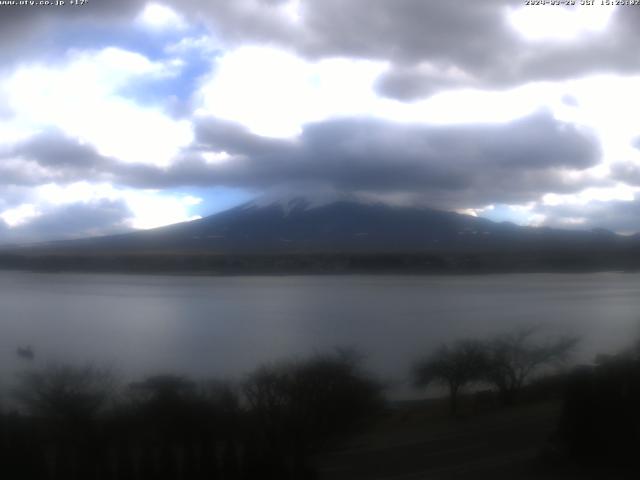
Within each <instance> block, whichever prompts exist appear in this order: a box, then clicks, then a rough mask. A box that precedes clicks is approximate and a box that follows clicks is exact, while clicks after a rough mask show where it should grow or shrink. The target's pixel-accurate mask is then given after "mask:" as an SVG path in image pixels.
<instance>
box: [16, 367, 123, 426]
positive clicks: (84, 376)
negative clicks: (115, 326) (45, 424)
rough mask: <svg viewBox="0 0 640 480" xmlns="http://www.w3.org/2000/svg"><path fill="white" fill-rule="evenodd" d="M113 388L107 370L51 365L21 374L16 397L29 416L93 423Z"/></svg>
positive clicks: (112, 380) (111, 377)
mask: <svg viewBox="0 0 640 480" xmlns="http://www.w3.org/2000/svg"><path fill="white" fill-rule="evenodd" d="M114 388H115V382H114V378H113V376H112V374H111V372H109V371H108V370H102V369H98V368H95V367H92V366H86V367H72V366H67V365H52V366H48V367H45V368H42V369H40V370H36V371H32V372H29V373H26V374H24V375H23V376H22V377H21V379H20V384H19V386H18V388H17V390H16V392H15V393H16V398H17V399H18V400H19V401H20V402H21V404H22V405H23V406H24V407H25V408H26V409H27V411H28V412H29V413H30V414H32V415H34V416H40V417H46V418H49V419H57V420H62V421H65V422H69V421H76V420H80V421H84V420H89V419H92V418H93V417H94V416H95V415H97V414H98V413H99V412H100V411H101V410H102V409H103V408H104V407H105V406H106V404H107V402H108V400H109V399H110V398H111V396H112V394H113V391H114Z"/></svg>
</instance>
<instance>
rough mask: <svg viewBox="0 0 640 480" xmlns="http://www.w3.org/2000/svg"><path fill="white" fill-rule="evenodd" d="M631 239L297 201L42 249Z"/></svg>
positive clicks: (293, 248) (379, 249) (259, 249)
mask: <svg viewBox="0 0 640 480" xmlns="http://www.w3.org/2000/svg"><path fill="white" fill-rule="evenodd" d="M625 241H626V238H625V237H622V236H618V235H616V234H614V233H612V232H609V231H606V230H593V231H567V230H556V229H549V228H534V227H522V226H518V225H515V224H512V223H507V222H504V223H495V222H492V221H490V220H487V219H484V218H479V217H473V216H470V215H462V214H458V213H453V212H445V211H439V210H433V209H428V208H416V207H397V206H389V205H385V204H381V203H363V202H358V201H352V200H338V201H334V202H328V203H314V202H312V201H311V200H308V199H305V198H301V197H297V198H292V199H287V200H279V201H274V202H272V203H265V202H263V201H256V202H250V203H247V204H244V205H241V206H239V207H236V208H232V209H230V210H227V211H225V212H222V213H218V214H216V215H212V216H209V217H206V218H202V219H199V220H194V221H190V222H185V223H179V224H174V225H170V226H167V227H161V228H156V229H152V230H146V231H139V232H134V233H129V234H124V235H115V236H107V237H98V238H88V239H82V240H73V241H63V242H52V243H49V244H45V245H41V246H40V247H39V248H46V249H51V250H65V249H72V250H73V251H91V250H98V251H109V252H209V253H312V252H342V253H384V252H389V253H391V252H404V253H406V252H434V251H488V250H496V249H500V250H504V249H507V250H510V251H517V250H526V249H550V248H553V249H555V248H562V247H567V248H572V249H575V248H578V249H583V248H595V247H598V248H602V247H607V246H615V245H618V244H622V243H624V242H625Z"/></svg>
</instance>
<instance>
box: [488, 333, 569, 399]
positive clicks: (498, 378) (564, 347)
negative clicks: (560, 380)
mask: <svg viewBox="0 0 640 480" xmlns="http://www.w3.org/2000/svg"><path fill="white" fill-rule="evenodd" d="M538 331H539V329H538V328H537V327H526V328H521V329H518V330H516V331H515V332H512V333H509V334H505V335H501V336H499V337H497V338H495V339H494V340H491V341H489V342H488V344H487V364H486V372H485V379H486V380H487V381H488V382H489V383H491V384H493V385H495V387H496V388H497V389H498V392H499V393H500V397H501V400H502V402H503V404H505V405H513V404H514V403H515V402H516V400H517V397H518V394H519V393H520V391H521V390H522V387H523V386H524V384H525V382H526V381H527V380H528V379H529V378H530V377H531V375H532V374H533V373H534V372H536V371H537V370H538V369H540V368H541V367H543V366H545V365H554V364H561V363H563V362H564V361H566V359H567V358H568V356H569V355H570V353H571V352H572V351H573V349H574V348H575V346H576V344H577V343H578V340H579V339H578V338H577V337H570V336H563V337H559V338H555V339H552V340H547V341H544V342H540V341H538V342H536V334H537V333H538Z"/></svg>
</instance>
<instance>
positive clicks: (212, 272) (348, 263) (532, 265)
mask: <svg viewBox="0 0 640 480" xmlns="http://www.w3.org/2000/svg"><path fill="white" fill-rule="evenodd" d="M0 269H2V270H14V271H32V272H49V273H81V272H87V273H130V274H178V275H190V276H191V275H193V276H234V275H351V274H355V275H358V274H376V275H458V274H463V275H468V274H493V273H596V272H620V273H634V272H637V271H640V257H638V256H636V255H632V254H631V253H630V252H625V253H614V254H611V253H598V252H507V253H486V252H483V253H413V254H404V253H381V254H369V253H366V254H351V253H308V254H302V253H292V254H211V253H128V254H126V253H86V254H73V253H69V252H59V253H58V252H56V253H51V252H46V253H44V252H43V253H40V252H29V253H22V252H4V253H0Z"/></svg>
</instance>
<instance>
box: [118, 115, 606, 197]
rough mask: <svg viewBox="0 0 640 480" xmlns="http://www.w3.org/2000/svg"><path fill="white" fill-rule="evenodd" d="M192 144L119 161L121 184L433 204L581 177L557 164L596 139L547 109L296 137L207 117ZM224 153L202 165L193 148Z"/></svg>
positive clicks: (562, 188)
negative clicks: (183, 150)
mask: <svg viewBox="0 0 640 480" xmlns="http://www.w3.org/2000/svg"><path fill="white" fill-rule="evenodd" d="M196 135H197V142H198V147H197V149H195V150H194V151H193V152H192V153H191V154H190V155H187V156H185V157H184V158H183V159H182V160H181V161H179V162H177V163H176V164H174V165H173V166H172V167H170V168H168V169H158V168H154V167H151V166H144V165H129V166H124V165H123V166H121V167H120V168H119V169H118V172H117V175H118V177H119V178H120V180H121V181H123V182H126V183H127V184H129V185H132V186H135V187H140V188H157V187H171V186H177V185H225V186H235V187H244V188H253V189H258V190H267V189H270V188H274V187H282V186H287V185H300V184H311V183H313V184H320V185H324V186H327V187H330V188H333V189H337V190H341V191H358V192H368V193H371V194H381V195H383V194H388V193H405V194H411V195H417V196H420V197H421V198H423V199H424V201H425V202H429V201H432V202H434V204H437V206H441V207H449V208H453V207H461V206H472V205H473V206H478V205H483V204H487V203H493V202H497V201H502V202H524V201H531V200H535V199H537V198H538V197H539V196H540V195H541V194H544V193H547V192H549V191H555V192H563V193H568V192H573V191H576V190H579V189H581V188H584V187H585V184H584V183H581V182H576V181H569V180H567V179H566V177H565V176H564V175H563V174H562V173H563V171H565V170H567V169H569V170H576V169H577V170H580V169H586V168H589V167H591V166H593V165H595V164H597V162H598V161H599V156H600V151H599V146H598V144H597V142H595V140H594V139H593V138H592V137H591V136H589V135H587V134H585V133H584V132H580V131H578V130H577V129H576V128H574V127H572V126H570V125H566V124H561V123H558V122H556V121H555V120H553V119H552V118H551V117H550V116H548V115H547V114H537V115H534V116H531V117H529V118H526V119H523V120H520V121H517V122H513V123H511V124H499V125H468V126H448V127H434V126H408V125H401V124H395V123H390V122H385V121H381V120H370V119H343V120H334V121H328V122H323V123H317V124H311V125H307V126H306V127H305V129H304V131H303V133H302V135H301V136H300V137H299V138H298V139H296V140H275V139H264V138H261V137H257V136H254V135H252V134H250V133H249V132H247V131H246V130H244V129H243V128H242V127H240V126H237V125H233V124H229V123H225V122H222V121H219V120H214V119H210V120H207V121H203V122H201V123H200V125H199V126H198V128H197V130H196ZM205 151H213V152H219V151H226V152H228V153H229V154H230V155H231V158H230V159H229V160H228V161H226V162H222V163H219V164H214V165H209V164H207V163H206V162H205V161H204V159H203V158H202V157H201V156H200V155H199V153H202V152H205Z"/></svg>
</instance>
